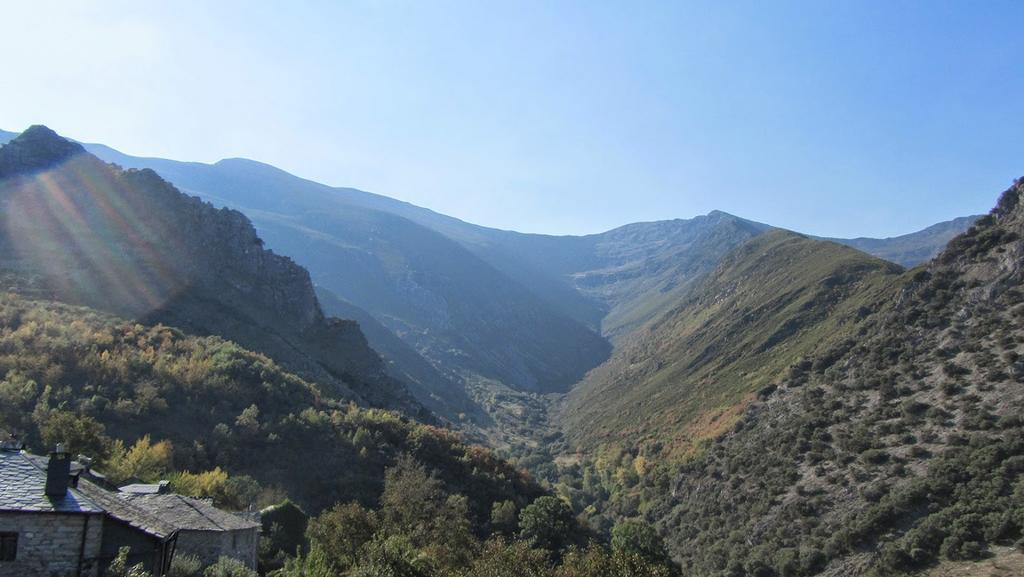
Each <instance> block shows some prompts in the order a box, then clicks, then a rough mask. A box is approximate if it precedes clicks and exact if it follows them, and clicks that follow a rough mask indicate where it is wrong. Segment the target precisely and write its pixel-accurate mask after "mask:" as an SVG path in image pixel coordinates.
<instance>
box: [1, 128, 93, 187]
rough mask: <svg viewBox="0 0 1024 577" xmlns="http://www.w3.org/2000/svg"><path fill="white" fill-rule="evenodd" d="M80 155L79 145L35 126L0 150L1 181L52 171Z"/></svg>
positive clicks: (81, 151) (81, 150) (81, 149)
mask: <svg viewBox="0 0 1024 577" xmlns="http://www.w3.org/2000/svg"><path fill="white" fill-rule="evenodd" d="M83 152H85V149H84V148H82V145H80V144H78V143H77V142H71V141H69V140H66V139H64V138H61V137H60V135H58V134H57V133H56V132H54V131H52V130H50V129H49V128H47V127H45V126H42V125H39V124H37V125H34V126H31V127H29V128H28V130H26V131H25V132H22V133H21V134H20V135H19V136H18V137H17V138H15V139H14V140H12V141H10V142H8V143H7V144H6V145H4V146H3V147H2V148H0V178H5V177H8V176H13V175H16V174H26V173H31V172H36V171H39V170H45V169H48V168H52V167H54V166H57V165H58V164H60V163H61V162H64V161H65V160H67V159H69V158H71V157H72V156H75V155H76V154H81V153H83Z"/></svg>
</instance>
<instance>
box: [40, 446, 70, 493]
mask: <svg viewBox="0 0 1024 577" xmlns="http://www.w3.org/2000/svg"><path fill="white" fill-rule="evenodd" d="M70 482H71V456H70V455H68V453H67V451H65V450H64V445H62V444H58V445H57V447H56V448H55V449H54V450H53V452H52V453H50V462H49V463H47V465H46V496H47V497H54V498H57V499H59V498H61V497H64V496H65V495H67V494H68V484H69V483H70Z"/></svg>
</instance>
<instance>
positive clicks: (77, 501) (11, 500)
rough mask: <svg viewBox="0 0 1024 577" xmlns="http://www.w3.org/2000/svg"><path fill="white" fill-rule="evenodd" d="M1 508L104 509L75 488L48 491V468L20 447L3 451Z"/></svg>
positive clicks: (0, 462)
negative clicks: (51, 493) (54, 494)
mask: <svg viewBox="0 0 1024 577" xmlns="http://www.w3.org/2000/svg"><path fill="white" fill-rule="evenodd" d="M0 511H20V512H34V513H102V512H103V508H102V507H100V506H99V505H97V504H96V503H95V502H94V501H93V500H92V499H90V498H89V497H87V496H86V495H84V494H83V493H82V492H81V491H79V490H78V489H75V488H71V487H69V488H68V492H67V494H66V495H64V497H61V498H59V499H58V498H53V497H48V496H47V495H46V468H45V465H43V466H42V467H40V466H39V464H37V463H36V462H35V460H34V459H32V458H30V457H29V455H28V454H26V453H24V452H21V451H6V450H5V451H0Z"/></svg>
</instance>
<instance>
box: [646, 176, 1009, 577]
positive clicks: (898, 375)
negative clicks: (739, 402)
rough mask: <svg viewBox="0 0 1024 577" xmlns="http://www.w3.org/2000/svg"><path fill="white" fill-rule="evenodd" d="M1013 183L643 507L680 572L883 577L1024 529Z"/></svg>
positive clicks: (976, 551)
mask: <svg viewBox="0 0 1024 577" xmlns="http://www.w3.org/2000/svg"><path fill="white" fill-rule="evenodd" d="M1022 200H1024V179H1022V180H1018V181H1017V182H1016V183H1015V184H1014V186H1013V187H1012V188H1011V189H1010V190H1008V191H1007V192H1005V193H1004V194H1003V195H1002V197H1001V198H1000V201H999V204H998V205H997V207H996V208H995V209H994V210H993V211H992V213H991V214H990V215H988V216H985V217H982V218H981V219H979V220H978V221H977V222H976V223H975V225H974V226H973V227H971V228H970V229H969V230H968V231H967V232H966V233H964V234H963V235H960V236H958V237H956V238H955V239H953V240H952V241H951V242H950V244H949V246H948V247H947V249H946V250H945V251H944V252H943V253H942V254H941V255H940V256H939V257H937V258H936V259H935V260H934V261H932V262H931V263H929V264H928V265H927V267H924V268H920V269H916V270H913V271H910V272H908V273H905V275H903V277H902V278H901V280H900V282H899V283H898V284H897V287H896V288H897V289H898V290H897V291H896V292H894V293H893V297H892V298H890V299H885V300H883V301H881V302H880V303H879V304H880V305H882V306H881V307H880V308H879V310H877V311H876V312H874V313H872V314H869V315H868V316H866V317H865V318H864V319H862V320H861V321H859V322H858V325H857V327H856V329H855V333H854V337H855V338H853V339H850V340H847V341H843V342H840V343H837V344H835V345H833V346H831V347H829V348H828V349H827V350H825V351H822V352H819V353H818V354H816V355H814V356H812V357H809V358H807V359H806V360H804V361H802V362H799V363H796V364H795V365H794V367H793V369H792V371H791V373H790V375H789V376H788V377H786V378H785V379H782V380H781V381H780V382H779V383H778V387H777V389H774V390H773V391H772V390H769V391H765V393H764V394H763V395H762V399H761V400H759V401H757V402H755V403H754V404H753V405H752V406H751V407H750V408H749V409H748V410H747V411H746V412H745V413H744V414H743V415H742V417H741V418H740V420H739V421H738V422H737V423H736V425H735V427H734V428H733V429H732V431H731V432H730V433H729V434H727V435H725V436H724V437H723V438H721V439H720V440H719V441H718V442H716V443H715V444H713V445H711V446H710V447H709V448H708V450H707V452H706V453H704V454H703V455H702V456H700V457H699V458H697V459H696V460H694V461H692V462H690V463H688V464H685V465H683V466H680V467H679V468H678V469H677V470H676V471H675V473H674V475H673V480H672V481H671V482H670V483H669V485H668V487H667V488H666V489H665V490H664V491H660V492H658V493H657V494H658V495H659V497H657V498H655V499H654V500H653V501H654V502H653V503H652V507H651V508H650V512H649V516H650V518H651V519H652V520H656V521H657V522H658V524H659V526H660V528H661V530H662V532H663V533H664V534H665V535H666V537H667V538H668V540H669V545H670V547H671V548H672V550H673V553H674V555H675V556H676V557H677V558H678V559H680V560H681V561H683V564H684V571H685V572H687V574H690V575H698V576H701V575H720V574H723V572H726V573H731V574H737V575H768V576H777V575H794V576H802V575H830V576H839V575H865V574H877V575H897V574H903V573H904V572H911V571H915V570H917V569H920V568H922V567H926V566H928V565H930V564H932V563H934V562H936V561H937V560H941V559H945V560H952V561H959V560H967V561H970V560H974V559H979V558H981V557H983V556H984V555H985V553H986V549H987V548H989V547H991V546H993V545H996V544H1006V545H1011V544H1013V543H1014V542H1015V541H1016V542H1017V543H1018V546H1019V539H1020V538H1021V536H1022V533H1024V477H1022V474H1024V420H1022V417H1021V416H1022V415H1024V362H1022V360H1021V359H1022V358H1024V355H1022V353H1024V323H1022V322H1021V320H1022V318H1024V292H1022V291H1021V286H1024V202H1022Z"/></svg>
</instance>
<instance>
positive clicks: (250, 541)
mask: <svg viewBox="0 0 1024 577" xmlns="http://www.w3.org/2000/svg"><path fill="white" fill-rule="evenodd" d="M145 487H146V488H147V490H145V492H138V493H132V492H124V493H121V494H120V495H119V496H120V497H121V498H123V499H126V500H127V501H128V502H130V503H131V504H132V505H135V506H137V507H138V508H140V509H142V510H144V511H146V512H148V513H150V514H151V515H153V516H155V517H159V518H160V519H162V520H164V521H165V522H166V523H169V524H170V525H171V526H173V527H174V528H175V530H176V531H177V536H178V539H177V550H178V553H179V554H182V553H184V554H188V555H195V556H197V557H199V559H200V560H202V562H203V564H204V565H209V564H212V563H215V562H216V561H217V559H219V558H220V557H231V558H234V559H238V560H239V561H242V562H243V563H245V564H246V565H247V566H248V567H250V568H252V569H255V568H256V552H257V549H258V547H259V531H260V527H261V525H260V523H259V522H258V521H255V520H252V519H248V518H245V517H242V516H240V515H236V514H234V513H229V512H227V511H222V510H220V509H218V508H216V507H214V506H213V504H212V503H210V502H209V501H208V500H205V499H195V498H192V497H186V496H184V495H177V494H174V493H170V492H153V491H150V490H148V488H149V487H151V486H145Z"/></svg>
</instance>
